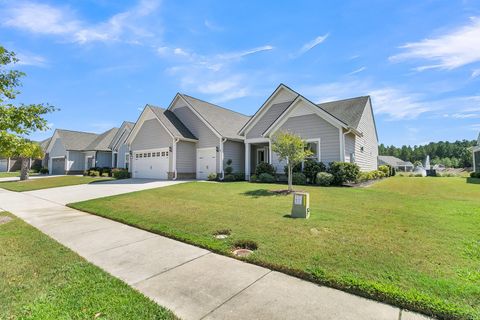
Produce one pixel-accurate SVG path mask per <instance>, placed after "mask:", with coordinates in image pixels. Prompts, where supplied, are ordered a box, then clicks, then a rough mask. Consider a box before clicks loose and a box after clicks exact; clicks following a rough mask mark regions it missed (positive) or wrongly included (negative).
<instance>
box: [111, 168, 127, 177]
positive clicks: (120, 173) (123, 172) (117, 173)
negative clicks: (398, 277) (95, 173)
mask: <svg viewBox="0 0 480 320" xmlns="http://www.w3.org/2000/svg"><path fill="white" fill-rule="evenodd" d="M112 176H113V177H114V178H115V179H128V178H130V172H128V170H127V169H121V168H116V169H112Z"/></svg>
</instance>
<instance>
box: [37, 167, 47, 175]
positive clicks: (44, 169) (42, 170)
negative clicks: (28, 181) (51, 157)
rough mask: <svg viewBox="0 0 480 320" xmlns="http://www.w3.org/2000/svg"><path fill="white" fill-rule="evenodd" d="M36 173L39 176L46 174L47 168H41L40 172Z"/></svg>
mask: <svg viewBox="0 0 480 320" xmlns="http://www.w3.org/2000/svg"><path fill="white" fill-rule="evenodd" d="M38 172H39V173H40V174H48V169H47V168H41V169H40V170H38Z"/></svg>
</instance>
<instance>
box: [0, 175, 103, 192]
mask: <svg viewBox="0 0 480 320" xmlns="http://www.w3.org/2000/svg"><path fill="white" fill-rule="evenodd" d="M107 180H112V178H99V177H79V176H61V177H48V178H40V179H30V180H27V181H6V182H0V188H3V189H7V190H10V191H20V192H22V191H32V190H39V189H47V188H56V187H65V186H74V185H78V184H86V183H92V182H97V181H107Z"/></svg>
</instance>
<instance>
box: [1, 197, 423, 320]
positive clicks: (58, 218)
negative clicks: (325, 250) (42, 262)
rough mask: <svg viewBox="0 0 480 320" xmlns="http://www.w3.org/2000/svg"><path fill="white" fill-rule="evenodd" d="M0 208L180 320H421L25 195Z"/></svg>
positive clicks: (5, 200) (7, 199)
mask: <svg viewBox="0 0 480 320" xmlns="http://www.w3.org/2000/svg"><path fill="white" fill-rule="evenodd" d="M0 208H2V209H3V210H7V211H10V212H11V213H13V214H15V215H16V216H18V217H20V218H22V219H23V220H25V221H26V222H28V223H30V224H31V225H33V226H34V227H36V228H37V229H39V230H41V231H42V232H44V233H45V234H47V235H49V236H50V237H52V238H54V239H55V240H57V241H58V242H60V243H62V244H64V245H65V246H67V247H69V248H70V249H72V250H74V251H75V252H77V253H78V254H79V255H81V256H83V257H84V258H86V259H87V260H88V261H90V262H92V263H93V264H95V265H97V266H99V267H100V268H102V269H104V270H105V271H107V272H109V273H110V274H112V275H113V276H115V277H117V278H119V279H122V280H123V281H125V282H126V283H128V284H129V285H131V286H132V287H134V288H136V289H138V290H139V291H141V292H142V293H144V294H145V295H146V296H148V297H150V298H151V299H153V300H155V301H156V302H157V303H159V304H160V305H162V306H165V307H167V308H169V309H171V310H172V311H173V312H174V313H175V314H176V315H178V316H179V317H181V318H183V319H332V320H333V319H352V320H353V319H355V320H358V319H389V320H398V319H404V320H409V319H410V320H413V319H427V318H426V317H423V316H421V315H418V314H415V313H411V312H407V311H402V310H400V309H398V308H396V307H392V306H389V305H386V304H382V303H379V302H375V301H372V300H368V299H364V298H361V297H357V296H354V295H351V294H348V293H345V292H342V291H339V290H334V289H330V288H327V287H322V286H318V285H315V284H313V283H310V282H307V281H303V280H299V279H297V278H293V277H290V276H287V275H284V274H282V273H278V272H275V271H271V270H269V269H266V268H262V267H258V266H255V265H251V264H247V263H244V262H241V261H238V260H235V259H232V258H228V257H224V256H221V255H217V254H214V253H211V252H209V251H207V250H204V249H201V248H198V247H195V246H191V245H188V244H184V243H182V242H179V241H175V240H171V239H168V238H165V237H162V236H159V235H156V234H152V233H149V232H146V231H143V230H139V229H136V228H132V227H129V226H126V225H123V224H121V223H118V222H114V221H112V220H108V219H104V218H101V217H97V216H94V215H89V214H87V213H83V212H80V211H77V210H74V209H71V208H67V207H65V206H63V205H61V204H58V202H56V201H54V202H53V201H50V200H45V199H41V198H39V197H37V196H36V195H34V194H31V193H17V192H10V191H6V190H3V189H0Z"/></svg>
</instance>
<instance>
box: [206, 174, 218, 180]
mask: <svg viewBox="0 0 480 320" xmlns="http://www.w3.org/2000/svg"><path fill="white" fill-rule="evenodd" d="M207 179H208V181H215V180H217V174H216V173H214V172H212V173H209V174H208V177H207Z"/></svg>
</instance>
